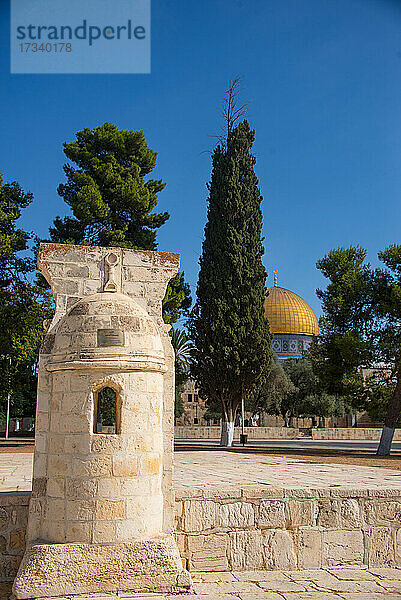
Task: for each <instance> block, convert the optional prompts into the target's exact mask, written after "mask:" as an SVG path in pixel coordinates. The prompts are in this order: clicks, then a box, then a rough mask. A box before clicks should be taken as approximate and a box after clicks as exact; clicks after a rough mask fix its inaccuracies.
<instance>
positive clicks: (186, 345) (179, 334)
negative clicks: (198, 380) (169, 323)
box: [170, 327, 192, 371]
mask: <svg viewBox="0 0 401 600" xmlns="http://www.w3.org/2000/svg"><path fill="white" fill-rule="evenodd" d="M170 337H171V344H172V346H173V348H174V352H175V360H176V361H177V363H178V364H179V365H180V366H181V367H182V368H183V369H184V370H185V371H188V370H189V367H190V365H191V362H192V355H191V351H192V342H191V340H190V339H189V337H188V336H187V334H186V333H185V331H184V330H183V329H174V327H172V328H171V329H170Z"/></svg>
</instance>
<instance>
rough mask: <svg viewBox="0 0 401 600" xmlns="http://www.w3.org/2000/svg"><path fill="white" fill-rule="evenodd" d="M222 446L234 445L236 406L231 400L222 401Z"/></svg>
mask: <svg viewBox="0 0 401 600" xmlns="http://www.w3.org/2000/svg"><path fill="white" fill-rule="evenodd" d="M221 407H222V419H221V437H220V446H232V445H233V441H234V423H235V413H236V412H237V410H236V408H235V407H234V406H233V405H232V403H231V402H224V401H223V402H222V403H221Z"/></svg>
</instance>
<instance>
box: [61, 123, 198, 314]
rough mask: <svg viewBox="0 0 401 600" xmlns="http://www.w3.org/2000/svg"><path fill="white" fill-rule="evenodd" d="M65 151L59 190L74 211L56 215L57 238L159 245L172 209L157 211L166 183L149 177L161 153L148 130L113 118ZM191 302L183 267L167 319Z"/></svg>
mask: <svg viewBox="0 0 401 600" xmlns="http://www.w3.org/2000/svg"><path fill="white" fill-rule="evenodd" d="M64 153H65V155H66V157H67V159H68V160H69V161H71V162H70V163H67V164H65V165H64V172H65V174H66V176H67V182H66V183H62V184H60V185H59V187H58V193H59V195H60V196H61V197H62V198H63V199H64V201H65V202H66V204H68V206H69V207H70V208H71V210H72V214H73V216H67V217H64V218H60V217H56V218H55V220H54V223H53V227H51V228H50V239H51V241H52V242H57V243H64V244H83V245H99V246H119V247H123V248H137V249H141V250H155V249H156V247H157V244H156V233H157V229H158V228H159V227H161V226H162V225H163V224H164V223H165V222H166V221H167V220H168V218H169V214H168V213H167V212H163V213H155V212H153V211H154V209H155V208H156V206H157V202H158V196H157V195H158V193H159V192H161V191H162V190H163V189H164V187H165V185H166V184H165V183H163V181H161V180H154V179H150V178H148V176H149V175H150V173H151V172H152V171H153V170H154V168H155V167H156V160H157V153H156V152H154V151H153V150H151V149H150V148H149V146H148V144H147V142H146V139H145V136H144V134H143V131H130V130H120V129H118V127H117V126H116V125H113V124H112V123H105V124H104V125H101V126H100V127H96V128H94V129H90V128H89V127H86V128H85V129H83V130H82V131H78V132H77V134H76V139H75V140H74V141H72V142H66V143H65V144H64ZM71 163H75V165H76V167H74V166H73V164H71ZM191 303H192V299H191V293H190V288H189V285H188V284H187V283H186V282H185V279H184V273H177V275H176V276H175V277H174V278H173V279H172V280H171V281H170V282H169V285H168V287H167V293H166V297H165V298H164V300H163V317H164V320H165V322H166V323H175V322H176V321H177V320H178V319H179V318H180V317H181V316H183V315H184V314H185V313H186V312H187V310H188V308H189V307H190V306H191Z"/></svg>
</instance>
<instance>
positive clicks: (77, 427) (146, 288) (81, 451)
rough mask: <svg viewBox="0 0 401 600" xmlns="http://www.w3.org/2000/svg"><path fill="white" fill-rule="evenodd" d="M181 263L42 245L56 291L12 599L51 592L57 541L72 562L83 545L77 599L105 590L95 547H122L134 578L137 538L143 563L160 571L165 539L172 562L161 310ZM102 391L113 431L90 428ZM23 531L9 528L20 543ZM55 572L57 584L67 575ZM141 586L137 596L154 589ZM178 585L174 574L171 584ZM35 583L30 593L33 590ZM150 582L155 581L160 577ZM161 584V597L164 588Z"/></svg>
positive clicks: (170, 382) (43, 264) (170, 389)
mask: <svg viewBox="0 0 401 600" xmlns="http://www.w3.org/2000/svg"><path fill="white" fill-rule="evenodd" d="M178 266H179V256H178V255H176V254H170V253H161V252H143V251H135V250H128V249H122V248H99V247H85V246H69V245H61V244H41V246H40V250H39V255H38V268H39V271H40V272H41V273H42V274H43V275H44V276H45V277H46V279H47V280H48V282H49V283H50V285H51V288H52V292H53V296H54V300H55V307H56V309H55V315H54V318H53V320H52V322H51V323H50V324H48V326H47V329H46V332H45V334H44V341H43V345H42V347H41V351H40V356H39V377H38V402H37V416H36V443H35V454H34V468H33V494H32V501H31V504H30V511H29V523H28V529H27V533H26V536H27V555H26V560H24V561H23V563H22V565H21V567H20V570H19V573H18V576H17V580H16V583H15V594H16V596H17V597H25V596H23V595H22V596H21V594H26V593H28V592H27V591H26V587H27V588H28V589H30V590H31V593H32V594H33V595H35V594H39V593H40V594H41V595H42V596H46V595H51V594H52V593H53V592H54V589H53V587H52V585H53V581H52V579H51V578H50V576H49V573H50V572H51V570H52V569H53V567H54V568H56V567H55V565H56V563H57V560H58V559H57V556H59V558H60V557H61V558H60V560H61V559H62V560H64V558H63V557H64V555H63V549H62V548H63V546H62V544H66V545H68V547H69V548H70V549H71V552H72V555H71V556H78V555H79V552H80V550H79V548H81V546H80V544H81V543H86V544H89V546H88V548H89V550H88V563H87V564H86V562H85V553H82V561H81V562H82V580H81V579H80V575H79V570H78V571H77V570H76V569H75V571H74V568H73V565H74V564H75V563H74V562H71V564H70V566H71V570H72V571H71V572H74V573H75V577H76V583H75V588H71V590H75V593H78V592H77V591H76V590H81V592H87V591H89V590H90V591H93V592H102V591H104V589H106V588H105V587H104V582H103V580H102V581H100V579H99V576H100V574H102V575H103V574H104V568H103V566H101V563H100V558H99V561H98V562H96V560H97V559H96V552H98V553H100V554H101V553H102V552H105V553H106V554H107V552H106V551H105V550H101V548H104V547H103V546H99V544H113V545H114V546H113V547H115V548H119V550H118V556H119V560H120V561H121V563H122V564H125V563H126V564H130V569H131V571H132V568H133V566H132V564H131V563H130V560H131V559H130V552H131V550H132V548H133V546H132V543H134V542H135V543H136V544H138V543H139V542H140V541H142V542H143V543H144V544H145V546H143V548H144V550H143V552H144V557H146V556H148V558H146V561H147V564H148V563H149V564H150V563H151V559H152V557H153V559H154V561H155V565H159V563H158V557H157V549H158V547H159V546H157V544H156V545H155V542H154V540H155V539H157V538H159V537H160V536H162V535H167V536H169V537H168V540H169V541H168V544H169V547H171V548H175V552H176V554H177V556H178V551H177V548H176V545H175V542H174V538H173V535H172V534H173V523H174V512H173V511H174V496H173V488H172V468H173V460H172V452H173V410H174V364H173V362H174V353H173V349H172V346H171V343H170V338H169V336H168V334H167V328H166V327H165V325H164V323H163V320H162V304H161V303H162V299H163V296H164V294H165V290H166V287H167V283H168V281H169V280H170V279H171V277H173V276H174V275H175V274H176V273H177V271H178ZM105 332H106V333H107V332H108V334H107V335H108V337H107V336H106V333H105ZM110 332H111V333H113V332H114V334H113V335H112V336H110V335H109V334H110ZM106 386H107V387H111V388H113V389H114V391H115V392H116V398H117V399H116V402H117V406H116V414H117V417H116V420H117V423H116V432H115V433H97V432H95V431H96V422H95V413H96V403H97V394H98V392H99V391H100V390H101V389H102V388H103V387H106ZM21 535H22V533H21V532H20V531H19V532H18V533H17V532H15V534H14V537H13V540H12V542H13V544H14V545H15V546H18V544H19V545H20V544H21V542H20V539H19V538H20V537H21ZM166 539H167V538H166ZM38 541H40V543H41V544H42V545H41V546H38V545H37V542H38ZM74 542H75V543H77V544H78V546H77V547H74V546H73V545H71V544H73V543H74ZM123 542H127V543H128V545H127V544H125V545H123V544H122V543H123ZM10 543H11V542H10ZM166 543H167V542H166ZM50 544H54V545H53V546H51V545H50ZM146 544H149V549H148V550H146ZM74 548H75V549H74ZM135 548H136V549H138V548H139V546H135ZM141 548H142V546H141ZM160 549H161V551H162V550H163V548H162V546H160ZM74 552H75V554H74ZM109 552H111V550H109ZM124 552H125V555H124ZM141 552H142V550H141ZM146 552H148V555H146ZM106 554H104V556H106ZM46 556H47V557H48V565H47V566H46ZM134 557H135V552H134V551H132V560H134ZM139 558H140V555H138V559H139ZM71 560H72V559H71ZM77 561H78V559H77ZM91 561H92V562H91ZM166 561H167V562H166V565H167V567H166V568H167V570H168V571H169V573H172V571H173V570H174V569H175V571H174V573H175V575H174V576H176V575H178V574H180V573H181V572H182V567H181V564H180V561H178V563H179V564H180V566H179V568H178V567H177V564H178V563H177V564H176V565H175V567H174V568H173V566H172V565H173V563H172V562H171V561H170V562H169V560H167V558H166ZM104 564H107V561H104ZM66 565H67V563H66ZM77 565H78V566H79V561H78V562H77ZM159 567H160V572H161V574H162V575H163V569H162V565H159ZM64 568H65V569H67V570H68V565H67V566H65V567H64ZM77 568H78V567H77ZM85 568H87V570H88V571H87V572H88V578H90V579H91V581H90V583H88V584H87V583H86V582H85V580H84V578H85V577H86V575H85V574H84V570H85ZM35 569H37V571H36V572H37V578H36V580H35V577H36V575H35ZM96 569H98V572H97V573H96ZM148 571H149V572H151V571H152V569H150V568H149V569H148ZM111 572H112V570H111ZM122 572H124V569H123V568H122ZM57 573H58V575H57V577H58V578H59V579H60V580H62V578H63V576H64V575H63V573H64V571H63V570H60V572H57ZM65 577H67V578H68V577H70V574H69V573H67V572H66V573H65ZM110 577H111V579H113V577H114V578H115V577H116V576H115V575H112V574H111V575H110ZM148 578H149V585H148V587H146V586H144V588H143V589H145V588H146V589H151V578H150V576H148ZM128 579H129V577H128ZM173 579H174V578H173ZM173 579H172V577H171V576H170V575H169V577H168V581H169V582H170V583H169V585H170V586H173V583H172V581H173ZM32 580H35V581H36V586H37V589H38V591H37V592H36V591H35V592H34V588H32V587H29V586H30V585H31V584H30V581H32ZM68 581H69V580H68V579H67V580H65V589H68V590H69V589H70V587H69V585H70V584H69V583H68ZM166 581H167V580H166ZM133 582H134V579H131V583H130V584H129V585H130V586H131V587H130V588H129V589H134V588H133V587H132V585H133ZM110 585H111V586H112V583H111V582H110ZM115 585H117V583H116V584H115ZM118 585H120V583H118ZM138 585H139V586H141V585H142V584H141V583H140V580H138ZM154 585H155V589H159V588H158V587H157V586H159V587H160V585H161V584H160V582H158V581H157V578H155V579H154ZM88 586H89V587H88ZM96 586H97V587H96ZM161 587H162V588H163V589H167V587H168V586H167V583H166V586H164V587H163V586H161ZM110 589H113V590H117V589H118V587H111V588H110ZM139 589H142V587H140V588H139ZM24 590H25V591H24ZM46 590H47V591H46ZM60 590H63V588H62V587H60ZM64 593H65V590H64ZM71 593H73V592H71Z"/></svg>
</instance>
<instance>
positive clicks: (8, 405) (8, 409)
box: [6, 392, 10, 440]
mask: <svg viewBox="0 0 401 600" xmlns="http://www.w3.org/2000/svg"><path fill="white" fill-rule="evenodd" d="M9 426H10V392H8V394H7V416H6V440H8V430H9Z"/></svg>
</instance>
